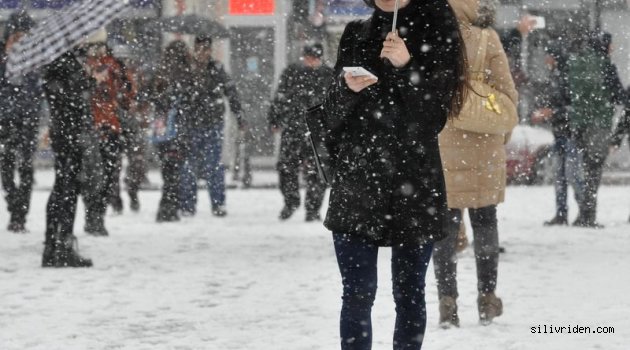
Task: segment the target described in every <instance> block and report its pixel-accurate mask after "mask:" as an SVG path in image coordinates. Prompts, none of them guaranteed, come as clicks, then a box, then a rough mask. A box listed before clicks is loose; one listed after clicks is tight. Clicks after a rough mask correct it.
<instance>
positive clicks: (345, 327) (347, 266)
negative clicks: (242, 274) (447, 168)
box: [324, 0, 466, 350]
mask: <svg viewBox="0 0 630 350" xmlns="http://www.w3.org/2000/svg"><path fill="white" fill-rule="evenodd" d="M366 3H368V5H370V6H372V7H374V13H373V14H372V16H371V17H370V18H369V19H368V20H365V21H354V22H351V23H349V24H348V25H347V26H346V28H345V30H344V33H343V35H342V36H341V41H340V44H339V53H338V57H337V63H336V65H335V69H334V70H335V74H336V76H335V78H334V80H333V82H332V84H331V86H330V88H329V90H328V94H327V97H326V99H325V102H324V110H325V115H326V120H325V122H326V126H327V128H328V129H329V130H330V132H329V138H330V140H329V142H327V147H328V149H329V153H330V156H331V160H332V162H331V165H332V170H333V177H332V190H331V194H330V202H329V208H328V212H327V214H326V219H325V221H324V225H325V226H326V227H327V228H328V229H329V230H331V231H332V235H333V241H334V244H335V252H336V255H337V262H338V264H339V271H340V273H341V277H342V282H343V297H342V300H343V305H342V308H341V319H340V323H341V327H340V331H341V348H342V349H370V348H371V342H372V326H371V308H372V305H373V302H374V299H375V295H376V287H377V285H376V276H377V273H376V271H377V269H376V264H377V259H376V257H377V255H378V250H379V248H380V247H382V246H392V262H391V264H392V271H393V276H394V277H393V280H392V282H393V284H394V288H393V290H394V301H395V303H396V314H397V316H396V326H395V330H394V349H401V350H402V349H416V350H417V349H420V348H421V346H422V339H423V336H424V331H425V328H426V308H425V299H424V287H425V281H424V277H425V275H426V269H427V266H428V263H429V260H430V258H431V252H432V247H433V242H435V241H437V240H440V239H442V238H444V237H445V231H444V229H443V226H444V214H445V213H446V211H447V206H446V190H445V183H444V176H443V171H442V164H441V160H440V153H439V148H438V133H439V132H440V131H441V130H442V128H443V127H444V125H445V123H446V121H447V117H448V116H449V114H450V115H457V114H459V110H460V109H461V103H462V101H463V97H464V86H465V83H466V79H465V77H466V74H465V72H466V68H465V58H464V56H463V55H464V54H465V52H464V47H463V43H462V40H461V38H460V34H459V30H458V28H459V27H458V23H457V20H456V18H455V15H454V13H453V10H452V9H451V8H450V6H449V5H448V3H447V1H446V0H433V1H428V2H427V1H421V0H406V1H405V0H403V1H400V10H399V13H398V26H397V28H398V30H399V33H400V36H399V35H398V34H397V33H394V32H391V28H392V22H393V11H394V2H393V1H385V0H374V1H366ZM384 59H386V60H387V62H388V63H384ZM347 66H361V67H364V68H365V69H367V70H368V71H370V72H372V73H373V74H375V75H376V76H377V77H378V80H377V79H373V78H369V77H365V76H358V77H354V76H352V74H350V73H346V74H343V67H347Z"/></svg>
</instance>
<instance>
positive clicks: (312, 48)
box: [302, 43, 324, 58]
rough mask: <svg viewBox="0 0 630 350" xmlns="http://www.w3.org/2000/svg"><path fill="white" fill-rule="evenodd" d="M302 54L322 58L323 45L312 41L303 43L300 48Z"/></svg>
mask: <svg viewBox="0 0 630 350" xmlns="http://www.w3.org/2000/svg"><path fill="white" fill-rule="evenodd" d="M302 54H303V55H304V56H309V57H315V58H322V56H324V47H323V46H322V44H320V43H312V44H306V45H304V48H303V49H302Z"/></svg>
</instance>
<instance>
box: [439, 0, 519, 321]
mask: <svg viewBox="0 0 630 350" xmlns="http://www.w3.org/2000/svg"><path fill="white" fill-rule="evenodd" d="M481 1H482V2H485V1H486V0H481ZM449 3H450V4H451V7H452V8H453V10H454V11H455V13H456V15H457V18H458V20H459V21H460V30H461V34H462V37H463V39H464V42H465V44H466V54H467V58H468V66H469V74H470V79H471V80H477V81H483V82H485V83H487V84H488V85H490V86H492V87H494V88H495V89H496V90H497V91H498V92H499V93H502V94H504V95H505V96H506V97H507V98H506V99H505V101H507V105H508V106H509V108H514V113H507V111H506V112H505V113H502V114H497V116H496V120H494V119H493V120H489V119H487V118H485V119H482V118H481V117H478V118H477V117H476V116H475V115H473V114H474V113H472V114H471V113H468V114H466V113H465V112H466V111H465V110H464V111H463V113H462V114H460V116H459V118H455V119H454V120H453V121H449V122H448V123H447V125H446V127H445V128H444V130H443V131H442V132H441V134H440V136H439V143H440V155H441V157H442V164H443V167H444V176H445V179H446V192H447V204H448V207H449V211H448V214H447V216H448V217H447V220H446V231H447V232H448V235H447V238H445V239H444V240H442V241H440V242H437V243H436V244H435V246H434V251H433V254H434V267H435V276H436V279H437V283H438V295H439V298H440V324H441V325H442V326H445V327H448V326H451V325H454V326H458V325H459V317H458V315H457V303H456V299H457V296H458V294H457V281H456V268H457V258H456V252H455V250H456V244H457V243H456V240H457V233H458V230H459V225H460V222H461V221H462V210H463V209H465V208H468V212H469V215H470V221H471V224H472V228H473V236H474V250H475V258H476V262H477V278H478V292H479V296H478V298H477V305H478V309H479V318H480V321H481V322H482V323H483V324H488V323H490V322H491V321H492V319H493V318H494V317H497V316H500V315H501V313H502V311H503V310H502V309H503V305H502V302H501V299H499V298H497V297H496V296H495V294H494V291H495V288H496V281H497V267H498V260H499V239H498V229H497V213H496V206H497V204H499V203H501V202H503V199H504V194H505V181H506V180H505V178H506V176H505V149H504V144H505V142H506V141H507V139H508V138H509V133H510V131H511V130H512V128H514V126H515V125H516V124H517V122H518V118H517V116H516V112H515V108H516V107H515V106H516V101H517V92H516V89H515V88H514V82H513V80H512V76H511V75H510V70H509V66H508V61H507V57H506V55H505V52H504V50H503V47H502V46H501V42H500V40H499V36H498V35H497V33H496V32H495V31H494V30H493V29H491V28H490V24H491V23H492V19H493V17H494V11H493V9H491V8H492V7H493V6H490V5H491V4H481V5H480V4H479V2H478V0H449ZM480 14H482V15H480ZM484 53H485V59H483V58H482V57H483V56H484ZM476 60H477V62H476ZM475 63H476V64H475ZM480 67H481V68H482V69H479V68H480ZM475 70H477V71H475ZM471 93H474V92H473V91H469V92H468V94H471ZM464 108H466V107H464ZM509 108H506V110H507V109H509ZM480 124H483V125H482V126H483V127H482V128H480ZM479 129H482V130H485V131H484V133H479V132H478V130H479Z"/></svg>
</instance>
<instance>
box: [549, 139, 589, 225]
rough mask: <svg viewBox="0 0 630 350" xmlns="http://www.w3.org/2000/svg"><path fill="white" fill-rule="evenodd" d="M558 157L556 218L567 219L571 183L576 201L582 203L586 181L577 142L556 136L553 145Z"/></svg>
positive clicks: (556, 165) (555, 185) (555, 182)
mask: <svg viewBox="0 0 630 350" xmlns="http://www.w3.org/2000/svg"><path fill="white" fill-rule="evenodd" d="M553 151H554V153H555V155H556V159H557V162H556V164H555V181H554V187H555V192H556V216H559V217H564V218H566V217H567V216H568V212H569V207H568V204H567V198H568V187H569V183H571V184H572V185H573V189H574V190H575V199H576V201H577V202H578V203H581V198H582V196H583V191H584V179H583V175H582V173H581V172H580V163H581V162H582V160H581V155H580V154H579V153H578V151H577V148H576V144H575V141H573V140H572V139H570V138H569V137H567V136H556V138H555V140H554V145H553Z"/></svg>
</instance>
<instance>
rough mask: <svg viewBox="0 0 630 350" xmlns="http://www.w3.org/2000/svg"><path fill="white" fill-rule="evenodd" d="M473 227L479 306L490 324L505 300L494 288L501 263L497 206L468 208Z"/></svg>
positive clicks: (481, 314) (498, 314)
mask: <svg viewBox="0 0 630 350" xmlns="http://www.w3.org/2000/svg"><path fill="white" fill-rule="evenodd" d="M469 214H470V222H471V225H472V228H473V236H474V242H473V243H474V249H475V260H476V265H477V290H478V292H479V295H478V297H477V306H478V310H479V319H480V321H481V323H482V324H489V323H491V322H492V320H493V319H494V318H495V317H498V316H501V314H502V313H503V302H502V301H501V299H499V298H497V297H496V295H495V293H494V291H495V289H496V286H497V271H498V266H499V231H498V227H497V207H496V205H491V206H487V207H483V208H479V209H469Z"/></svg>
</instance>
